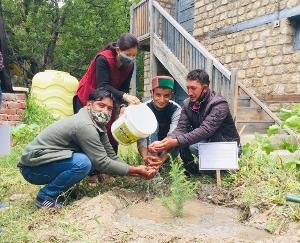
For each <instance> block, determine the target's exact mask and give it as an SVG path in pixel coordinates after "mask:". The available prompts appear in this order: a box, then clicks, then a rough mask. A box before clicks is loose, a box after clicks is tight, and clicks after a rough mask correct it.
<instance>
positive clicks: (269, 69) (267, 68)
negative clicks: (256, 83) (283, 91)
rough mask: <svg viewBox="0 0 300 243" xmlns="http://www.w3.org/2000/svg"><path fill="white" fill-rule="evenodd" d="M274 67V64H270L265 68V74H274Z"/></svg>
mask: <svg viewBox="0 0 300 243" xmlns="http://www.w3.org/2000/svg"><path fill="white" fill-rule="evenodd" d="M274 69H275V68H274V67H273V66H268V67H266V68H265V72H264V74H265V75H267V76H269V75H272V74H273V73H274Z"/></svg>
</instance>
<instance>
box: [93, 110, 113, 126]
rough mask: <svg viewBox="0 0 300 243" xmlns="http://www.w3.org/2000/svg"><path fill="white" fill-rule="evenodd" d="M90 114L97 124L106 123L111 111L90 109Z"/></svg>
mask: <svg viewBox="0 0 300 243" xmlns="http://www.w3.org/2000/svg"><path fill="white" fill-rule="evenodd" d="M91 115H92V119H93V120H94V121H95V122H96V123H97V124H99V125H106V124H107V123H108V122H109V120H110V118H111V112H108V111H93V110H91Z"/></svg>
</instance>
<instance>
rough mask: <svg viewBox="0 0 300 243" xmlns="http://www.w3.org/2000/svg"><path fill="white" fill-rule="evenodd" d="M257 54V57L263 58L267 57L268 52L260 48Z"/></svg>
mask: <svg viewBox="0 0 300 243" xmlns="http://www.w3.org/2000/svg"><path fill="white" fill-rule="evenodd" d="M256 53H257V57H259V58H263V57H265V56H266V55H267V50H266V48H260V49H258V50H257V51H256Z"/></svg>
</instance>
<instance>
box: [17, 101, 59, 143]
mask: <svg viewBox="0 0 300 243" xmlns="http://www.w3.org/2000/svg"><path fill="white" fill-rule="evenodd" d="M23 121H24V123H23V124H20V125H18V126H16V127H14V128H13V129H12V138H13V146H16V145H26V144H27V143H29V142H30V141H32V140H33V139H34V138H35V137H36V136H37V135H38V133H39V132H40V131H41V130H42V129H43V128H45V127H46V126H48V125H50V124H51V123H53V122H54V121H55V119H54V117H53V116H52V114H51V113H49V111H48V110H47V108H46V107H45V106H42V105H40V104H39V103H38V101H37V100H36V98H35V97H34V96H29V97H28V99H27V106H26V110H25V113H24V116H23Z"/></svg>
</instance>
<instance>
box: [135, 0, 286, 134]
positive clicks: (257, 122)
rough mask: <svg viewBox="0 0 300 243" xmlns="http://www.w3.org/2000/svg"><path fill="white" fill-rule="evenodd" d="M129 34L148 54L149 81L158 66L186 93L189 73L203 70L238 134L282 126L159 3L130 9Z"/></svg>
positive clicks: (233, 73)
mask: <svg viewBox="0 0 300 243" xmlns="http://www.w3.org/2000/svg"><path fill="white" fill-rule="evenodd" d="M131 32H132V33H133V34H134V35H136V36H137V37H138V39H139V41H140V43H141V47H142V49H143V50H146V51H150V76H151V77H153V76H155V75H157V74H159V73H158V72H157V65H158V62H160V63H161V64H162V65H163V66H164V68H165V69H166V70H167V71H168V72H169V73H170V75H172V76H173V77H174V79H175V80H176V81H177V82H178V84H179V85H180V86H181V87H182V88H183V89H184V90H186V87H185V78H186V75H187V73H188V71H190V70H193V69H196V68H200V69H205V70H206V72H207V73H208V74H209V76H210V80H211V85H210V88H211V89H212V90H215V91H217V92H219V93H221V94H222V95H223V96H224V97H226V99H227V101H228V103H229V106H230V109H231V113H232V115H233V117H234V119H235V121H236V123H237V127H238V130H239V131H242V132H243V133H244V134H247V133H254V132H258V133H265V130H266V128H268V127H269V126H270V125H272V124H275V123H277V124H280V123H281V121H280V119H279V118H278V117H277V116H276V114H275V113H273V112H272V111H271V110H270V109H269V108H268V107H267V105H266V104H264V103H263V102H262V101H261V100H259V99H258V98H257V97H256V96H255V95H254V94H253V93H252V92H251V91H250V90H249V89H248V88H247V87H246V86H245V85H243V84H242V83H241V82H237V80H236V74H237V69H232V70H228V69H227V68H226V67H225V66H223V65H222V64H221V63H220V62H219V61H218V60H217V59H216V58H215V57H214V56H213V55H212V54H211V53H209V52H208V51H207V50H206V49H205V47H204V46H203V45H202V44H201V43H199V42H198V41H197V40H196V39H195V38H194V37H193V36H191V35H190V34H189V33H188V32H187V31H186V30H185V29H184V28H183V27H182V26H181V25H180V24H179V23H178V22H177V21H176V20H175V19H174V18H173V17H172V16H171V15H170V14H168V13H167V12H166V10H164V9H163V8H162V7H161V6H160V4H159V3H158V2H156V1H154V0H143V1H141V2H140V3H138V4H136V5H133V6H132V7H131ZM288 132H289V131H288Z"/></svg>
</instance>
